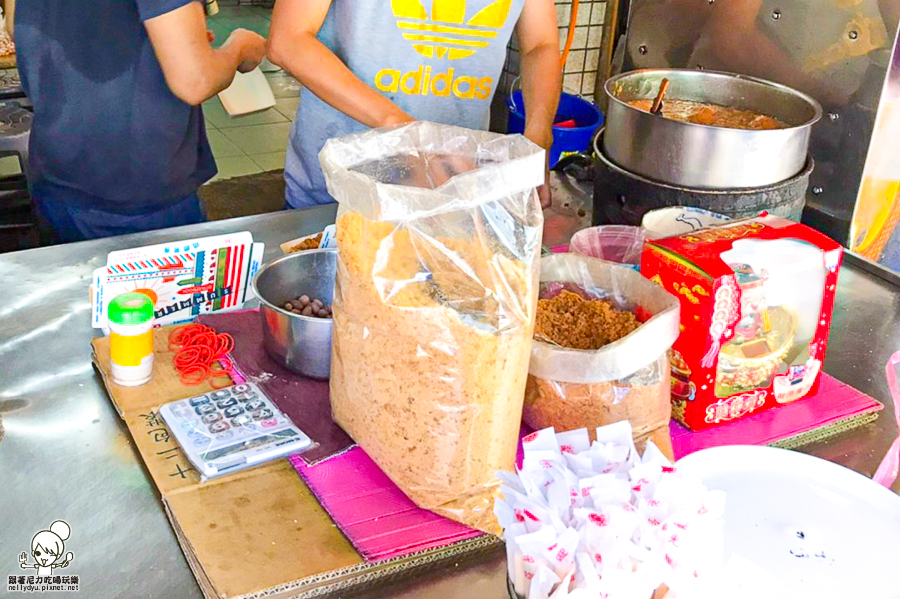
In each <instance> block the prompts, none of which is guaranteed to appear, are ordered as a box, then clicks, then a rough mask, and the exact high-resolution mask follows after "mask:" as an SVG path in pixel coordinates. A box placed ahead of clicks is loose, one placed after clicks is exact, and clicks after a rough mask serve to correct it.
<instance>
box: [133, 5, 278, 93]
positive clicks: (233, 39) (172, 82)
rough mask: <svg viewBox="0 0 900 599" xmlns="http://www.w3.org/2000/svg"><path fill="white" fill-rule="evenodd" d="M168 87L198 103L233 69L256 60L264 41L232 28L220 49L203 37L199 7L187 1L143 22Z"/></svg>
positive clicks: (231, 74)
mask: <svg viewBox="0 0 900 599" xmlns="http://www.w3.org/2000/svg"><path fill="white" fill-rule="evenodd" d="M144 26H145V27H146V28H147V33H148V35H149V36H150V43H151V44H152V45H153V51H154V52H155V53H156V58H157V59H158V60H159V64H160V66H161V67H162V72H163V76H164V77H165V78H166V83H167V84H168V86H169V89H171V90H172V93H174V94H175V95H176V96H178V97H179V98H180V99H181V100H183V101H184V102H187V103H188V104H194V105H196V104H200V103H201V102H203V101H205V100H207V99H208V98H210V97H212V96H214V95H216V94H217V93H219V92H220V91H222V90H223V89H225V88H226V87H228V86H229V85H230V84H231V81H232V80H233V79H234V72H235V70H236V69H237V68H238V67H239V66H242V68H243V69H244V70H246V69H250V68H253V67H254V66H256V64H258V63H259V59H260V58H261V56H262V52H263V50H264V46H265V41H264V40H263V38H262V37H261V36H259V35H257V34H255V33H253V32H250V31H246V30H243V29H236V30H234V31H233V32H232V33H231V35H230V36H228V39H227V40H226V41H225V43H224V44H222V47H221V48H213V47H212V46H211V45H210V43H209V40H208V39H207V36H206V17H205V16H204V14H203V7H202V5H200V4H199V3H197V2H191V3H189V4H185V5H184V6H182V7H180V8H177V9H175V10H172V11H169V12H167V13H164V14H162V15H159V16H157V17H153V18H152V19H148V20H146V21H145V22H144Z"/></svg>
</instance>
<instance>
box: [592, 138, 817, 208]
mask: <svg viewBox="0 0 900 599" xmlns="http://www.w3.org/2000/svg"><path fill="white" fill-rule="evenodd" d="M604 131H606V127H601V128H600V129H599V130H598V131H597V135H595V136H594V158H593V161H594V162H595V163H596V161H601V162H603V164H605V165H606V166H608V167H610V168H611V169H613V170H616V171H619V172H621V173H624V174H626V175H628V176H629V177H631V178H633V179H635V180H637V181H639V182H641V183H650V184H653V185H656V186H658V187H662V188H663V189H671V190H672V191H686V192H689V193H702V194H704V195H731V194H734V193H740V192H742V191H753V192H761V191H774V190H776V189H780V188H782V187H787V186H788V185H790V184H792V183H794V182H795V181H796V180H798V179H800V178H803V177H806V176H808V175H809V174H810V173H812V171H813V169H814V168H815V166H816V162H815V160H813V157H812V154H807V155H806V162H804V163H803V169H802V170H800V172H798V173H797V174H796V175H794V176H793V177H790V178H788V179H784V180H783V181H777V182H775V183H769V184H768V185H760V186H757V187H726V188H721V187H688V186H686V185H685V186H681V187H679V186H678V184H675V183H663V182H662V181H657V180H655V179H650V178H649V177H645V176H644V175H640V174H638V173H635V172H633V171H630V170H628V169H626V168H623V167H621V166H619V165H618V164H616V163H615V162H613V161H612V159H611V158H610V157H609V156H607V155H606V154H604V153H603V133H604Z"/></svg>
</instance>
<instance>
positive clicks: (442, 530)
mask: <svg viewBox="0 0 900 599" xmlns="http://www.w3.org/2000/svg"><path fill="white" fill-rule="evenodd" d="M291 463H292V464H293V465H294V468H296V469H297V472H298V473H299V474H300V476H302V477H303V480H305V481H306V484H307V485H308V486H309V488H310V489H311V490H312V492H313V493H315V495H316V497H317V498H318V499H319V501H320V502H321V504H322V507H324V508H325V511H327V512H328V513H329V515H331V518H332V520H334V522H335V523H336V524H337V526H338V528H340V529H341V531H342V532H343V533H344V535H345V536H346V537H347V538H348V539H349V540H350V542H351V543H353V546H354V547H356V549H357V551H359V552H360V553H361V554H362V555H363V557H364V558H365V559H366V560H367V561H370V562H378V561H382V560H386V559H391V558H394V557H402V556H405V555H409V554H411V553H416V552H419V551H425V550H427V549H434V548H437V547H446V546H447V545H452V544H453V543H456V542H459V541H463V540H466V539H471V538H474V537H477V536H479V535H481V534H482V533H481V532H480V531H477V530H473V529H471V528H468V527H467V526H463V525H462V524H459V523H457V522H453V521H452V520H448V519H446V518H444V517H442V516H438V515H437V514H435V513H434V512H430V511H428V510H423V509H421V508H418V507H416V505H415V504H414V503H413V502H412V501H411V500H410V499H409V498H408V497H407V496H406V495H405V494H404V493H403V491H401V490H400V488H399V487H397V485H395V484H394V483H392V482H391V480H390V479H389V478H388V477H387V475H386V474H385V473H384V472H382V471H381V469H380V468H379V467H378V466H376V465H375V462H373V461H372V459H371V458H370V457H369V456H368V455H366V452H364V451H363V450H362V449H360V448H359V447H354V448H353V449H350V450H348V451H346V452H344V453H342V454H340V455H338V456H335V457H333V458H331V459H328V460H325V461H324V462H319V463H318V464H316V465H315V466H308V465H307V464H306V462H305V461H303V459H302V458H301V457H300V456H299V455H294V456H291Z"/></svg>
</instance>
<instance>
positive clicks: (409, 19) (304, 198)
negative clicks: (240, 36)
mask: <svg viewBox="0 0 900 599" xmlns="http://www.w3.org/2000/svg"><path fill="white" fill-rule="evenodd" d="M513 32H515V33H516V34H517V35H518V38H519V46H520V50H521V56H522V59H521V60H522V65H521V66H522V89H523V93H524V95H525V104H526V106H528V114H527V123H526V128H525V135H526V136H527V137H528V138H529V139H531V140H532V141H533V142H535V143H537V144H538V145H540V146H542V147H544V148H545V149H549V148H550V145H551V142H552V136H551V129H552V126H553V118H554V116H555V115H556V106H557V103H558V101H559V95H560V88H561V73H560V56H559V39H558V35H559V33H558V29H557V25H556V10H555V7H554V3H553V0H390V1H389V0H278V1H277V3H276V4H275V9H274V12H273V15H272V26H271V28H270V30H269V59H270V60H271V61H272V62H273V63H275V64H277V65H278V66H280V67H282V68H284V69H285V70H286V71H287V72H289V73H290V74H291V75H293V76H294V77H296V78H297V79H298V80H299V81H300V83H302V84H303V86H304V89H303V90H302V91H301V94H300V104H299V106H298V108H297V115H296V118H295V119H294V124H293V127H292V129H291V134H290V140H289V142H288V147H287V154H286V157H285V170H284V173H285V174H284V178H285V202H286V205H287V206H288V207H292V208H306V207H310V206H315V205H318V204H327V203H331V202H333V201H334V199H333V198H332V197H331V196H330V195H329V193H328V191H327V190H326V188H325V179H324V176H323V175H322V171H321V169H320V168H319V159H318V154H319V151H320V150H321V149H322V146H323V145H324V144H325V141H326V140H328V139H329V138H332V137H337V136H342V135H346V134H350V133H356V132H360V131H364V130H365V129H367V128H369V127H386V126H391V125H398V124H402V123H405V122H409V121H412V120H414V119H422V120H429V121H434V122H439V123H445V124H451V125H459V126H462V127H468V128H470V129H487V128H488V124H489V119H490V106H491V99H492V98H493V96H494V93H495V92H496V91H497V88H498V85H499V83H500V76H501V73H502V70H503V64H504V61H505V59H506V47H507V44H508V43H509V41H510V39H511V37H512V35H513ZM539 194H540V196H541V203H542V204H543V205H545V206H547V205H549V203H550V195H549V186H548V185H546V184H545V185H544V186H543V187H542V188H541V189H540V190H539Z"/></svg>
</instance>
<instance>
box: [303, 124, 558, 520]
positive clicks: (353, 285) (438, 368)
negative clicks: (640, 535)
mask: <svg viewBox="0 0 900 599" xmlns="http://www.w3.org/2000/svg"><path fill="white" fill-rule="evenodd" d="M320 161H321V163H322V167H323V171H324V172H325V176H326V180H327V182H328V189H329V191H330V192H331V194H332V195H333V196H334V197H335V198H336V199H337V200H338V202H339V204H340V206H339V211H338V218H337V230H336V234H337V241H338V248H339V254H338V274H337V283H336V287H335V297H334V304H333V309H334V333H333V349H332V362H331V365H332V366H331V382H330V384H331V406H332V414H333V417H334V420H335V422H337V423H338V424H339V425H341V426H342V427H343V428H344V430H346V431H347V432H348V433H349V434H350V436H351V437H353V439H354V440H355V441H356V442H357V443H358V444H359V445H360V446H361V447H362V448H363V449H365V450H366V452H367V453H368V454H369V456H371V458H372V459H373V460H374V461H375V462H376V463H377V464H378V465H379V466H380V467H381V468H382V469H383V470H384V472H385V473H386V474H387V475H388V476H389V477H390V478H391V480H393V481H394V482H395V483H396V484H397V485H398V486H399V487H400V488H401V489H403V491H404V492H405V493H406V494H407V495H408V496H409V497H410V498H411V499H412V500H413V501H414V502H415V503H416V504H417V505H419V506H421V507H424V508H427V509H430V510H433V511H435V512H437V513H439V514H441V515H444V516H446V517H448V518H451V519H453V520H457V521H459V522H462V523H464V524H467V525H469V526H473V527H475V528H479V529H481V530H485V531H488V532H497V531H498V529H497V525H496V520H495V517H494V515H493V501H494V497H495V496H496V493H497V492H498V481H497V479H496V477H495V473H496V472H497V471H498V470H509V469H511V468H512V467H513V464H514V461H515V453H516V446H517V442H518V431H519V423H520V421H521V416H522V401H523V396H524V390H525V380H526V376H527V372H528V362H529V356H530V348H531V340H532V333H533V329H534V317H535V310H536V304H537V289H538V259H539V254H540V247H541V228H542V224H543V218H542V215H541V209H540V205H539V202H538V200H537V196H536V194H535V191H534V190H535V188H536V187H537V186H538V185H539V184H540V183H541V182H542V179H543V172H544V170H543V164H544V157H543V151H542V150H541V149H540V148H538V147H537V146H536V145H534V144H532V143H531V142H529V141H527V140H526V139H525V138H523V137H521V136H500V135H496V134H491V133H486V132H480V131H470V130H466V129H461V128H458V127H451V126H445V125H437V124H433V123H426V122H417V123H413V124H410V125H406V126H403V127H400V128H396V129H391V130H380V131H370V132H367V133H363V134H360V135H353V136H348V137H345V138H341V139H337V140H331V141H329V142H328V143H327V144H326V145H325V148H324V149H323V151H322V153H321V155H320Z"/></svg>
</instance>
